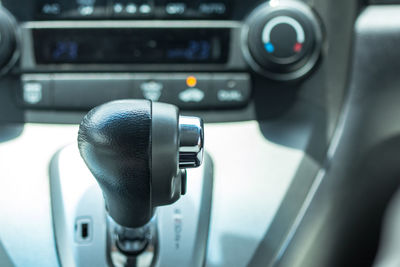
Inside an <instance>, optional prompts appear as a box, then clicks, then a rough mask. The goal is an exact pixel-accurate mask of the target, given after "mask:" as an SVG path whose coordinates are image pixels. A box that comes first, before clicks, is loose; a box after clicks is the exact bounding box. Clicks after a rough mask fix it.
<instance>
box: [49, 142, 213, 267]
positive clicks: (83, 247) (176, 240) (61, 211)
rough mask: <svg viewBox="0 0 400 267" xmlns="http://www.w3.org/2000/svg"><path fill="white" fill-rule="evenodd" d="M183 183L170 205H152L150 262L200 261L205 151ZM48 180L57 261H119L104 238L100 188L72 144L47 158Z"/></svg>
mask: <svg viewBox="0 0 400 267" xmlns="http://www.w3.org/2000/svg"><path fill="white" fill-rule="evenodd" d="M187 183H188V184H187V193H186V195H184V196H182V197H181V199H180V200H179V201H177V202H176V203H175V204H173V205H170V206H165V207H160V208H158V209H157V212H156V215H155V222H156V225H157V244H156V246H155V249H156V251H154V253H155V255H156V256H155V261H154V265H155V266H159V267H161V266H162V267H168V266H171V267H172V266H194V267H195V266H199V267H200V266H203V265H204V261H205V255H206V246H207V237H208V229H209V222H210V211H211V197H212V164H211V160H210V158H209V157H206V158H205V162H204V165H203V166H202V167H201V168H199V169H193V170H189V171H188V182H187ZM50 186H51V203H52V213H53V221H54V230H55V240H56V243H57V249H58V256H59V259H60V261H61V265H62V266H64V267H68V266H76V267H80V266H99V267H101V266H112V265H114V266H124V265H123V261H124V259H123V257H119V258H118V253H116V248H115V246H113V244H110V243H111V242H110V240H111V239H110V238H108V237H109V235H108V234H107V216H106V211H105V205H104V200H103V196H102V193H101V190H100V188H99V186H98V185H97V183H96V180H95V179H94V177H93V176H92V174H91V173H90V172H89V170H88V169H87V167H86V165H85V164H84V162H83V160H82V159H81V157H80V155H79V152H78V149H77V145H76V144H73V145H69V146H67V147H65V148H63V149H62V150H61V151H59V152H58V153H57V154H56V155H55V157H54V158H53V160H52V163H51V167H50ZM110 225H112V224H108V226H109V227H110ZM111 255H113V256H111ZM141 260H142V262H145V264H143V263H141V262H140V261H139V262H138V266H149V265H147V264H148V262H147V263H146V254H145V255H144V257H142V259H141ZM111 262H114V264H111ZM150 262H151V260H150Z"/></svg>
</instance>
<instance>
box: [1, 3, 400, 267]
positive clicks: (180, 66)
mask: <svg viewBox="0 0 400 267" xmlns="http://www.w3.org/2000/svg"><path fill="white" fill-rule="evenodd" d="M398 4H400V2H399V1H396V0H370V1H348V0H337V1H330V0H318V1H317V0H270V1H261V0H246V1H241V0H173V1H172V0H73V1H72V0H18V1H16V0H2V1H1V7H0V75H1V76H0V161H1V162H7V164H0V176H2V177H5V179H0V203H1V204H0V214H2V215H1V216H0V217H4V218H7V220H0V238H1V239H0V265H1V266H3V265H4V266H8V265H7V264H8V263H9V266H27V265H29V266H57V265H63V266H64V265H65V266H69V265H68V264H65V259H64V258H63V256H62V255H61V254H60V253H61V252H60V249H59V247H60V243H59V242H61V241H60V238H58V237H57V236H56V235H57V234H58V231H59V228H57V227H58V226H57V224H56V223H55V221H57V220H56V219H54V213H55V212H54V207H55V206H56V205H55V204H54V198H57V196H56V197H54V192H53V182H52V181H53V178H52V177H53V173H54V172H53V171H54V170H53V167H54V166H55V165H54V164H56V163H57V162H58V161H57V160H61V161H60V162H58V163H57V164H58V165H57V164H56V165H57V166H58V167H57V168H59V171H60V172H61V174H59V175H58V176H57V175H56V176H57V177H68V175H70V176H71V177H72V176H73V177H75V178H74V179H76V177H80V176H82V177H83V178H82V181H87V179H86V178H87V177H89V176H90V175H89V176H88V174H87V170H85V169H84V168H83V167H82V166H81V162H80V161H79V160H78V159H79V154H78V151H77V150H76V138H77V131H78V125H79V123H80V122H81V120H82V118H83V117H84V115H85V114H86V113H87V112H88V111H89V110H91V109H92V108H94V107H96V106H98V105H101V104H103V103H106V102H109V101H113V100H120V99H147V100H151V101H153V102H163V103H169V104H173V105H176V106H177V107H179V109H180V110H181V112H182V114H184V115H188V116H199V117H202V118H203V119H204V122H205V132H206V141H205V143H206V152H207V155H208V156H207V162H208V163H207V164H206V165H207V166H208V167H209V168H210V170H212V172H213V186H212V204H211V208H210V211H209V212H208V213H209V229H208V231H209V233H208V236H207V238H206V241H204V240H203V241H204V242H203V243H204V244H202V245H201V246H199V247H198V251H201V253H203V254H201V255H202V256H201V257H202V260H200V261H199V262H200V265H201V266H210V267H219V266H307V267H310V266H343V265H345V264H348V263H350V264H351V265H352V266H371V265H372V264H373V263H374V259H375V255H376V252H377V250H378V247H379V242H380V240H379V232H380V229H381V226H382V224H381V222H382V217H383V216H384V211H385V209H386V206H387V205H388V202H389V201H390V198H391V197H392V196H393V195H394V193H395V191H396V188H398V185H399V184H400V183H398V181H397V179H396V178H394V177H398V175H397V174H398V172H397V169H396V163H395V162H392V161H391V160H390V159H395V158H398V157H397V155H398V153H397V152H396V151H393V150H394V148H395V147H396V145H397V136H398V134H399V133H400V129H398V126H397V124H396V123H393V121H395V118H396V116H397V114H398V112H399V111H398V110H397V109H398V108H397V106H398V105H397V104H396V103H397V102H396V101H397V99H398V93H397V90H396V86H397V85H398V84H399V82H398V77H397V76H398V75H397V74H396V71H395V69H398V68H396V67H399V66H398V63H397V61H396V59H397V57H398V56H399V55H398V52H397V50H396V49H395V47H397V46H398V45H399V40H398V38H397V37H396V36H397V34H398V33H399V32H400V26H399V23H398V21H397V20H396V16H397V15H396V14H397V13H396V12H400V10H399V6H398ZM377 88H380V90H377ZM389 141H390V142H389ZM377 151H378V152H377ZM385 153H387V154H385ZM377 155H378V156H377ZM379 155H390V157H389V156H388V157H386V156H385V157H380V156H379ZM77 158H78V159H77ZM382 161H383V162H382ZM54 162H56V163H54ZM378 163H379V164H378ZM377 165H380V166H384V167H385V168H383V167H382V168H380V167H379V166H377ZM21 166H24V167H21ZM203 172H204V170H203ZM191 175H192V177H193V178H197V177H198V176H201V175H204V173H202V172H193V173H192V174H191V172H189V173H188V176H189V179H188V181H189V182H190V176H191ZM380 177H389V178H387V180H385V182H382V183H380V182H378V180H379V179H380ZM60 179H61V178H60ZM65 179H66V180H68V179H67V178H65ZM89 180H90V179H88V181H89ZM74 181H75V182H76V183H77V184H78V180H74ZM379 181H380V180H379ZM83 183H85V182H83ZM88 183H89V182H88ZM71 185H72V183H71ZM75 185H76V184H74V185H73V186H75ZM73 186H72V187H70V189H71V188H73ZM188 186H190V184H189V185H188ZM196 186H199V185H198V184H197V185H196ZM375 188H376V190H375ZM73 191H74V190H71V192H72V193H71V194H73ZM353 196H354V198H353ZM368 196H374V197H368ZM75 197H76V196H75ZM11 198H12V199H14V202H13V205H8V204H7V203H9V201H10V199H11ZM27 199H29V202H30V203H28V204H27V201H26V200H27ZM100 199H101V197H100ZM372 199H374V201H373V200H372ZM349 203H350V204H349ZM93 212H94V211H93ZM102 212H104V211H102ZM196 212H197V210H196ZM162 214H164V215H163V216H166V217H167V216H170V215H168V214H169V213H168V212H167V211H165V212H164V213H162ZM165 214H166V215H165ZM199 214H200V213H199ZM354 214H357V215H358V216H354ZM3 215H4V216H3ZM175 215H176V214H175ZM175 215H174V216H175ZM171 216H172V215H171ZM196 216H197V213H196ZM188 217H190V216H188ZM174 218H175V217H174ZM370 218H373V219H370ZM74 219H75V218H74ZM192 219H193V218H192ZM193 220H194V219H193ZM27 222H31V223H27ZM184 222H185V221H184ZM188 224H189V223H188ZM184 225H185V224H184ZM360 225H362V226H363V227H360ZM16 231H20V233H21V234H23V236H24V237H25V238H26V242H21V241H20V240H19V239H17V238H15V235H14V234H11V233H15V232H16ZM71 231H72V230H71ZM166 232H168V231H166ZM166 232H164V233H166ZM371 233H378V234H371ZM175 238H176V236H175ZM364 238H365V239H366V241H365V242H363V241H362V240H364ZM343 244H346V245H343ZM64 245H65V244H64ZM189 247H190V246H188V248H189ZM26 251H29V253H26ZM178 252H179V253H178ZM186 252H187V251H186V250H185V251H183V252H182V251H172V252H171V251H169V252H168V253H167V252H163V251H161V252H160V258H163V257H165V258H168V257H170V258H171V257H172V256H171V255H180V256H182V255H185V253H186ZM163 253H164V254H163ZM173 253H177V254H173ZM199 253H200V252H199ZM66 254H68V253H66ZM187 255H189V253H188V254H187ZM196 255H197V254H196ZM177 257H178V256H177ZM182 257H183V256H182ZM100 258H101V257H99V258H98V259H100ZM194 258H196V257H195V256H193V259H194ZM163 259H164V258H163ZM196 259H197V258H196ZM3 262H4V264H3ZM86 263H87V262H86ZM197 263H198V262H197ZM197 263H196V264H197ZM177 264H178V263H177ZM180 264H181V266H185V264H186V265H187V266H189V265H190V264H188V263H187V262H185V264H183V263H180ZM363 264H364V265H363ZM200 265H199V266H200ZM71 266H74V265H73V264H72V265H71ZM82 266H85V265H84V264H83V265H82ZM86 266H87V265H86ZM99 266H100V265H99ZM159 266H174V265H173V264H172V263H171V264H170V265H168V264H165V265H162V264H161V265H159ZM175 266H176V265H175ZM190 266H197V265H190ZM377 266H379V265H377Z"/></svg>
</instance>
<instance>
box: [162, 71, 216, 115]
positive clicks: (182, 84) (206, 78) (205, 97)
mask: <svg viewBox="0 0 400 267" xmlns="http://www.w3.org/2000/svg"><path fill="white" fill-rule="evenodd" d="M211 76H212V75H211V74H187V75H185V74H177V75H172V76H171V77H170V78H169V79H168V88H169V90H170V91H171V100H170V103H171V104H175V105H177V106H179V107H180V108H182V109H205V108H208V107H209V106H210V100H211V98H210V91H209V89H210V80H211Z"/></svg>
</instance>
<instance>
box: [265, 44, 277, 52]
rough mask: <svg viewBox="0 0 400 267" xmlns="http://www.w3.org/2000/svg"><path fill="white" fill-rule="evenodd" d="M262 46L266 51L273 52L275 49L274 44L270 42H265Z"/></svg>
mask: <svg viewBox="0 0 400 267" xmlns="http://www.w3.org/2000/svg"><path fill="white" fill-rule="evenodd" d="M264 47H265V50H267V52H268V53H274V51H275V46H274V45H273V44H272V43H266V44H265V46H264Z"/></svg>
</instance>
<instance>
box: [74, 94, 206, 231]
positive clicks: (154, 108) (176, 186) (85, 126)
mask: <svg viewBox="0 0 400 267" xmlns="http://www.w3.org/2000/svg"><path fill="white" fill-rule="evenodd" d="M180 118H181V117H180V116H179V111H178V109H177V108H176V107H175V106H172V105H168V104H161V103H152V102H151V101H147V100H120V101H113V102H110V103H106V104H104V105H101V106H99V107H96V108H94V109H93V110H91V111H90V112H89V113H88V114H87V115H86V116H85V117H84V119H83V121H82V123H81V125H80V128H79V134H78V146H79V151H80V154H81V156H82V158H83V160H84V161H85V163H86V165H87V166H88V168H89V170H90V171H91V172H92V174H93V176H94V177H95V178H96V180H97V182H98V184H99V185H100V187H101V189H102V191H103V196H104V199H105V203H106V207H107V209H108V213H109V215H110V216H111V217H112V218H113V219H114V220H115V221H116V222H117V223H118V224H120V225H121V226H124V227H130V228H136V227H141V226H143V225H145V224H146V223H147V222H148V221H149V220H150V219H151V218H152V216H153V214H154V210H155V208H156V207H157V206H161V205H167V204H171V203H173V202H175V201H176V200H178V199H179V197H180V195H181V193H182V192H181V190H182V184H183V182H182V180H181V179H182V177H184V176H183V175H181V170H180V160H179V159H180V153H179V152H180V138H183V137H185V135H187V136H190V137H191V138H192V139H193V140H192V144H196V145H197V147H198V148H199V149H198V150H199V153H197V155H202V150H203V126H202V122H201V120H200V119H198V118H194V119H197V120H198V122H199V123H198V124H199V125H193V127H194V128H193V127H192V128H191V132H190V135H188V134H185V133H184V132H180V129H181V128H184V127H180V124H179V122H180ZM196 129H198V135H197V137H193V136H196V134H193V133H195V132H196V131H195V130H196ZM196 138H197V139H198V140H197V139H196ZM195 147H196V146H194V148H195Z"/></svg>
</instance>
